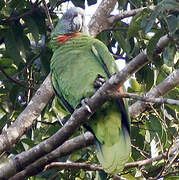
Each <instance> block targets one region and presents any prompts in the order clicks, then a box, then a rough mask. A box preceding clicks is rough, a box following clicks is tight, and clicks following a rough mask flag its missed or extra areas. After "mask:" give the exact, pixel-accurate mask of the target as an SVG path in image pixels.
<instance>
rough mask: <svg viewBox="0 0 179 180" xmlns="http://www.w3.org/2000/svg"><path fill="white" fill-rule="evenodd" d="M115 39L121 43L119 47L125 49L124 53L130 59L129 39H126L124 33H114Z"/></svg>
mask: <svg viewBox="0 0 179 180" xmlns="http://www.w3.org/2000/svg"><path fill="white" fill-rule="evenodd" d="M113 36H114V39H115V40H116V41H117V42H118V43H119V46H120V47H121V48H122V49H123V51H124V52H125V53H126V54H127V56H128V57H131V55H130V50H131V47H130V43H129V41H128V39H125V37H124V34H123V32H114V33H113Z"/></svg>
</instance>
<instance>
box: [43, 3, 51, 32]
mask: <svg viewBox="0 0 179 180" xmlns="http://www.w3.org/2000/svg"><path fill="white" fill-rule="evenodd" d="M42 3H43V5H44V7H45V13H46V16H47V18H48V21H49V24H50V29H51V31H53V30H54V26H53V22H52V18H51V16H50V13H49V10H48V6H47V3H46V1H45V0H42Z"/></svg>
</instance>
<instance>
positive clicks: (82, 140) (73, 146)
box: [11, 132, 179, 180]
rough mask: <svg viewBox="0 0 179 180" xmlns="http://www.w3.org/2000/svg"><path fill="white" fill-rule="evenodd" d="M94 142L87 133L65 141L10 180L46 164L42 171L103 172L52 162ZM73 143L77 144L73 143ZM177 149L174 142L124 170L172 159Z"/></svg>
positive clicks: (94, 166) (178, 145)
mask: <svg viewBox="0 0 179 180" xmlns="http://www.w3.org/2000/svg"><path fill="white" fill-rule="evenodd" d="M94 140H95V139H94V136H93V135H92V134H91V133H89V132H87V133H85V134H84V135H80V136H77V137H75V138H73V139H71V140H69V141H66V142H65V143H64V144H63V145H62V146H60V147H58V148H57V149H56V150H54V151H52V152H51V153H49V154H47V155H46V156H44V157H42V158H40V159H39V160H37V161H35V162H34V163H33V164H31V165H29V166H28V167H26V168H25V169H24V170H23V171H21V172H20V173H18V174H16V175H15V176H13V177H12V178H11V180H20V179H25V178H27V177H28V176H32V175H35V174H37V173H38V172H39V171H40V170H41V171H42V170H43V168H44V167H45V165H47V164H48V165H47V166H46V167H45V169H44V170H47V169H49V168H58V169H69V168H79V169H84V170H88V171H99V170H103V168H102V167H101V166H100V165H98V164H86V163H64V162H52V161H54V160H55V159H56V158H59V157H62V156H65V155H68V154H70V153H71V152H73V151H74V150H77V149H81V148H83V147H86V146H89V145H92V144H93V142H94ZM75 141H76V142H77V143H75ZM178 148H179V142H177V141H175V143H174V144H173V146H172V147H171V148H170V150H169V152H165V153H163V154H161V155H159V156H157V157H155V158H148V159H144V160H140V161H136V162H131V163H126V165H125V168H133V167H142V166H146V165H149V164H152V163H153V162H155V161H159V160H161V159H167V158H168V157H172V156H173V155H175V152H176V151H177V150H178ZM50 162H52V163H50ZM49 163H50V164H49ZM37 167H38V168H37Z"/></svg>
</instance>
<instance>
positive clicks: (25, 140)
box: [21, 138, 35, 148]
mask: <svg viewBox="0 0 179 180" xmlns="http://www.w3.org/2000/svg"><path fill="white" fill-rule="evenodd" d="M21 142H23V143H25V144H27V145H29V147H30V148H32V147H34V146H35V143H34V141H32V140H31V139H29V138H23V139H21Z"/></svg>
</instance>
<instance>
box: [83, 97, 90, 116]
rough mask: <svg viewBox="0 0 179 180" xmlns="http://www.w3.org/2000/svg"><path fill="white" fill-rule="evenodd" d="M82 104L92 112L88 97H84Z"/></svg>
mask: <svg viewBox="0 0 179 180" xmlns="http://www.w3.org/2000/svg"><path fill="white" fill-rule="evenodd" d="M81 105H82V106H84V107H85V108H86V109H87V111H88V112H89V113H91V114H92V111H91V109H90V107H89V105H88V98H84V99H82V100H81Z"/></svg>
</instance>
